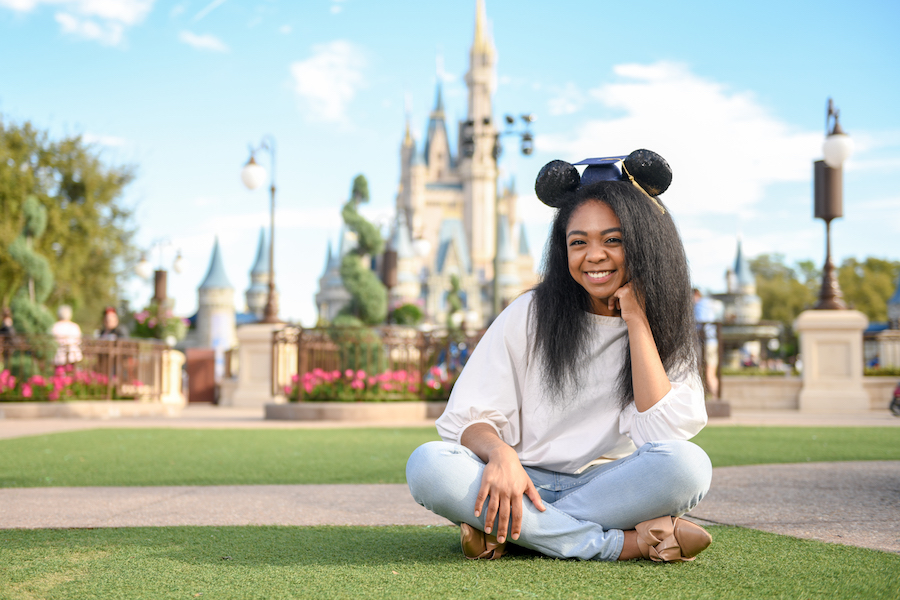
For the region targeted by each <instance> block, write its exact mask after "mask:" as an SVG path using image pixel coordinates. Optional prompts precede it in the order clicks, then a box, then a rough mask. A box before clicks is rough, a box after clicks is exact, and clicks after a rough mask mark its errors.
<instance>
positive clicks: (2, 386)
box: [0, 365, 143, 402]
mask: <svg viewBox="0 0 900 600" xmlns="http://www.w3.org/2000/svg"><path fill="white" fill-rule="evenodd" d="M110 383H113V384H115V378H113V380H112V381H110V378H109V377H108V376H107V375H104V374H103V373H96V372H94V371H79V370H76V369H75V368H74V366H73V365H66V366H65V367H56V369H55V370H54V371H53V375H52V376H49V377H47V376H44V375H32V376H31V377H29V378H28V379H25V380H20V379H19V378H16V377H15V376H13V375H12V373H10V371H9V370H8V369H6V370H3V371H0V400H7V401H9V400H27V401H37V400H49V401H51V402H55V401H58V400H78V399H87V398H104V397H106V395H107V391H108V389H109V385H110ZM133 385H135V386H137V387H140V386H142V385H143V383H142V382H140V381H134V382H133Z"/></svg>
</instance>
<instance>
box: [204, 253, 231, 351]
mask: <svg viewBox="0 0 900 600" xmlns="http://www.w3.org/2000/svg"><path fill="white" fill-rule="evenodd" d="M197 305H198V308H197V337H196V345H197V346H198V347H201V348H213V349H215V350H216V353H217V358H218V354H219V353H224V352H225V350H228V349H230V348H232V347H233V346H234V345H235V344H236V343H237V335H236V331H235V319H234V314H235V310H234V288H233V287H232V286H231V282H229V281H228V276H227V275H226V274H225V266H224V265H223V263H222V254H221V252H220V251H219V238H218V236H217V237H216V241H215V244H214V245H213V251H212V257H210V260H209V270H208V271H207V272H206V277H205V278H204V279H203V283H201V284H200V287H199V288H198V289H197ZM217 362H218V361H217Z"/></svg>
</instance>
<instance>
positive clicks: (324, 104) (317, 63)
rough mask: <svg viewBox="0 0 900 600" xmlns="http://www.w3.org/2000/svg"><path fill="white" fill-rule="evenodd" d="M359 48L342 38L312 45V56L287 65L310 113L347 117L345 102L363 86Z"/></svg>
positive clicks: (332, 119) (329, 118) (336, 119)
mask: <svg viewBox="0 0 900 600" xmlns="http://www.w3.org/2000/svg"><path fill="white" fill-rule="evenodd" d="M365 64H366V61H365V58H364V56H363V54H362V51H361V50H360V49H359V48H357V47H356V46H354V45H353V44H351V43H350V42H348V41H345V40H335V41H333V42H329V43H327V44H318V45H315V46H313V56H312V57H311V58H308V59H307V60H304V61H299V62H295V63H293V64H292V65H291V76H292V78H293V83H294V91H295V92H296V94H297V95H298V96H299V97H300V98H301V99H302V100H303V101H304V103H305V104H306V105H307V106H308V108H309V109H310V111H311V112H312V115H313V116H315V117H318V118H320V119H322V120H324V121H329V122H334V123H340V122H345V121H346V120H347V116H346V110H347V106H348V105H349V104H350V102H351V101H352V100H353V98H354V97H355V96H356V93H357V92H358V91H359V89H360V88H361V87H362V86H363V83H364V80H363V74H362V69H363V67H364V66H365Z"/></svg>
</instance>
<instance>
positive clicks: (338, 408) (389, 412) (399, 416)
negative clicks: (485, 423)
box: [266, 401, 447, 423]
mask: <svg viewBox="0 0 900 600" xmlns="http://www.w3.org/2000/svg"><path fill="white" fill-rule="evenodd" d="M446 406H447V403H446V402H416V401H413V402H292V403H290V404H266V419H275V420H286V421H354V422H366V423H389V422H405V421H425V420H434V419H437V418H438V417H439V416H441V414H442V413H443V412H444V408H445V407H446Z"/></svg>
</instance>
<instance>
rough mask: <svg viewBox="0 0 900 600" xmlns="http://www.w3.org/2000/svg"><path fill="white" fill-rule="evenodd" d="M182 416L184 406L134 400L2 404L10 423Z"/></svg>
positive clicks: (2, 414) (1, 410)
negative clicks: (180, 414)
mask: <svg viewBox="0 0 900 600" xmlns="http://www.w3.org/2000/svg"><path fill="white" fill-rule="evenodd" d="M180 412H181V406H180V405H173V404H162V403H160V402H138V401H134V400H72V401H65V402H0V417H2V418H6V419H38V418H75V419H118V418H123V417H173V416H177V415H178V414H179V413H180Z"/></svg>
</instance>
